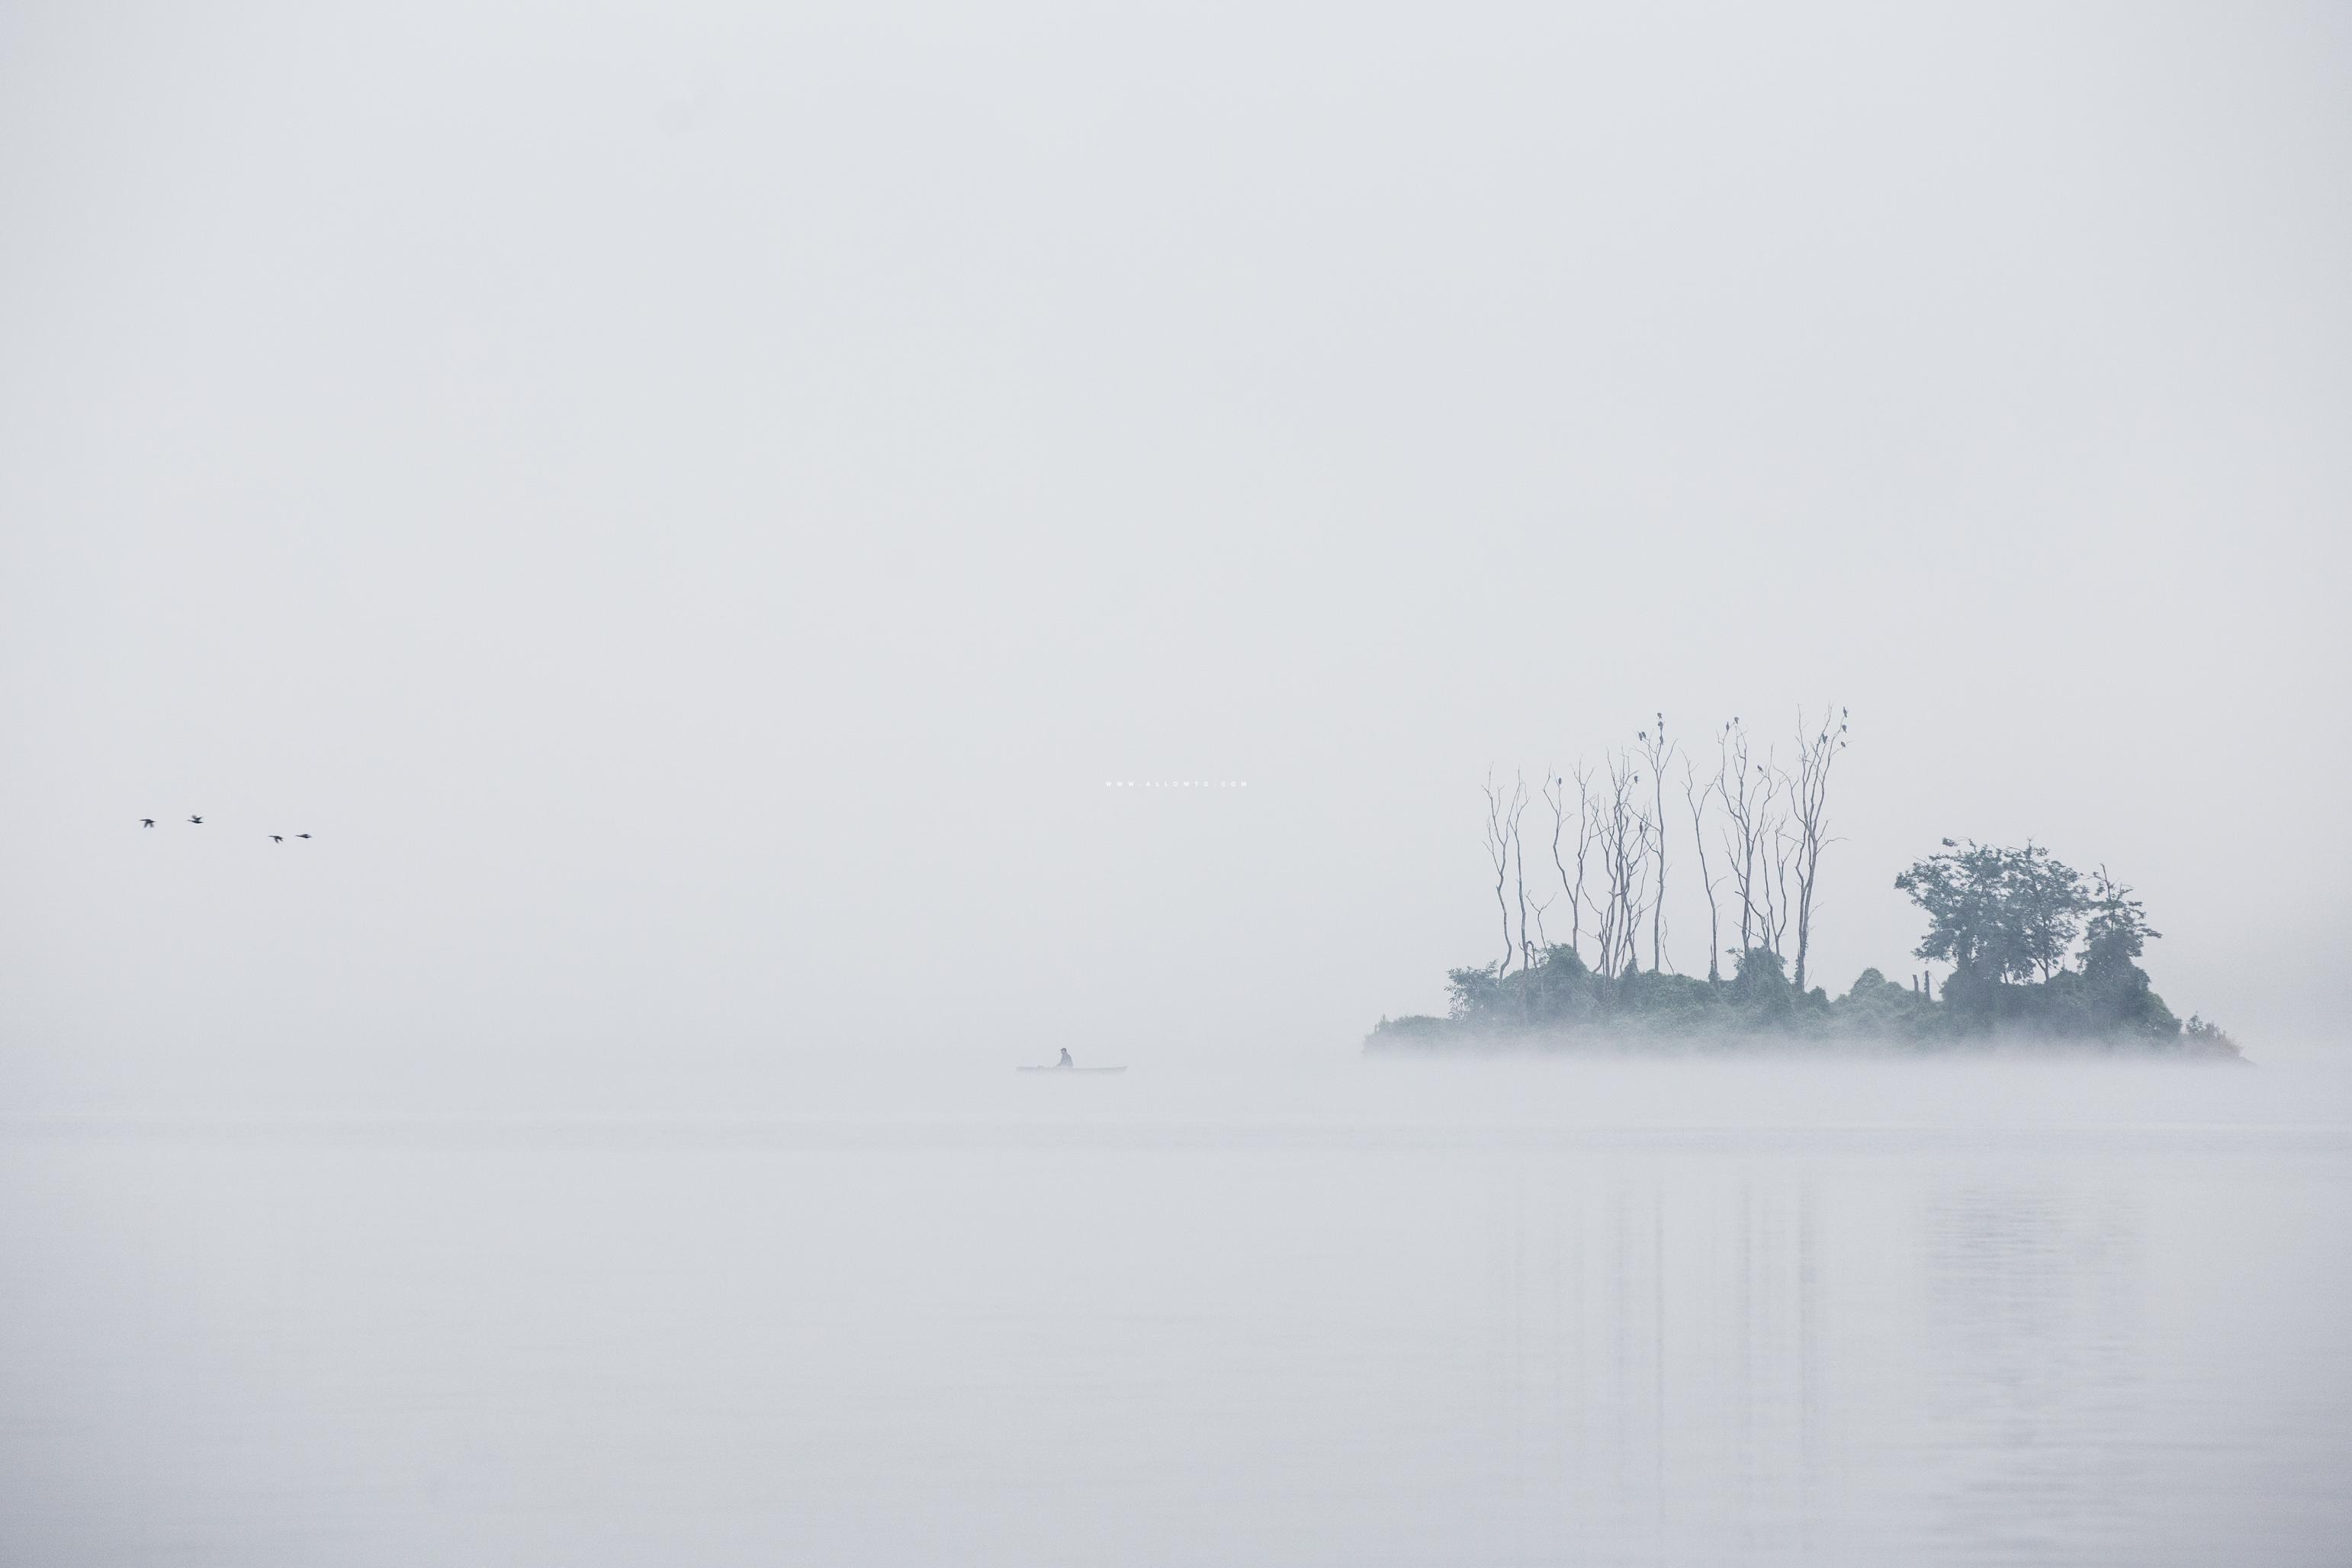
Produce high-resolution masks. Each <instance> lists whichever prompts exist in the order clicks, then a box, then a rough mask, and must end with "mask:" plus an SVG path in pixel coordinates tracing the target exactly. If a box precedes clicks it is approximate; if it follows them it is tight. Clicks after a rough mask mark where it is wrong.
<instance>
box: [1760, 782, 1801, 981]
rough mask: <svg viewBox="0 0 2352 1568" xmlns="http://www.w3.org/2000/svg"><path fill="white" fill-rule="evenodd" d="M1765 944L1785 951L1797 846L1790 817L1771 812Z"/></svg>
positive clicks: (1767, 837)
mask: <svg viewBox="0 0 2352 1568" xmlns="http://www.w3.org/2000/svg"><path fill="white" fill-rule="evenodd" d="M1783 782H1785V781H1783ZM1764 832H1765V841H1764V855H1765V859H1766V864H1765V866H1764V868H1763V872H1764V875H1763V879H1762V880H1763V883H1764V910H1763V914H1764V930H1763V936H1764V945H1765V946H1766V947H1767V948H1769V950H1770V951H1772V952H1775V953H1780V952H1783V947H1782V942H1783V939H1784V938H1786V937H1787V935H1788V934H1789V910H1790V905H1791V900H1790V897H1789V858H1790V855H1791V854H1793V853H1794V852H1795V849H1796V847H1797V839H1796V836H1795V835H1794V834H1792V833H1790V831H1789V818H1788V814H1787V813H1786V812H1783V811H1771V812H1768V813H1767V814H1766V817H1765V823H1764Z"/></svg>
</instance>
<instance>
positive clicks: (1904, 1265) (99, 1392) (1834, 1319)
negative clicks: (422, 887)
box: [0, 1059, 2352, 1568]
mask: <svg viewBox="0 0 2352 1568" xmlns="http://www.w3.org/2000/svg"><path fill="white" fill-rule="evenodd" d="M2346 1084H2347V1079H2346V1075H2345V1074H2343V1073H2342V1072H2340V1071H2336V1070H2334V1069H2326V1070H2323V1069H2321V1068H2263V1069H2260V1070H2257V1071H2234V1072H2233V1071H2229V1070H2211V1069H2209V1070H2204V1071H2189V1070H2181V1069H2170V1070H2166V1069H2158V1068H2136V1067H2132V1066H2128V1065H2117V1064H2109V1065H2098V1064H2087V1065H2084V1066H2081V1067H2070V1068H2055V1067H2037V1066H2023V1065H2018V1066H2000V1065H1994V1066H1986V1067H1977V1068H1947V1067H1908V1068H1906V1067H1863V1066H1859V1065H1855V1064H1843V1065H1841V1064H1834V1063H1807V1064H1801V1065H1798V1066H1794V1067H1790V1068H1785V1069H1784V1068H1775V1067H1773V1066H1771V1065H1769V1064H1758V1063H1738V1064H1726V1063H1682V1064H1666V1065H1656V1066H1643V1065H1639V1064H1630V1063H1614V1064H1612V1063H1586V1064H1573V1063H1538V1062H1484V1063H1452V1064H1428V1063H1420V1064H1415V1063H1377V1062H1370V1063H1368V1062H1360V1061H1356V1060H1353V1059H1350V1060H1347V1061H1345V1062H1322V1061H1317V1062H1314V1063H1310V1064H1306V1065H1302V1066H1299V1067H1297V1068H1287V1069H1285V1070H1282V1071H1279V1072H1268V1071H1245V1070H1242V1069H1241V1068H1237V1067H1234V1066H1232V1065H1228V1066H1226V1067H1223V1068H1216V1069H1209V1068H1201V1069H1197V1070H1191V1071H1188V1070H1187V1069H1185V1068H1182V1067H1181V1065H1180V1064H1160V1065H1157V1066H1154V1065H1152V1064H1139V1067H1138V1070H1136V1071H1135V1072H1132V1073H1130V1074H1129V1075H1128V1076H1126V1077H1124V1078H1104V1079H1089V1080H1085V1081H1069V1080H1054V1081H1045V1082H1040V1081H1036V1080H1034V1079H1016V1078H1015V1077H1014V1076H1013V1075H1012V1074H1010V1073H1007V1072H1003V1071H1002V1070H1001V1069H998V1068H994V1067H993V1066H992V1067H991V1068H990V1069H989V1070H988V1071H986V1072H985V1073H983V1072H982V1071H981V1070H979V1069H977V1068H969V1067H967V1068H964V1069H962V1070H961V1073H960V1075H949V1076H948V1078H947V1079H946V1080H945V1081H940V1082H931V1081H928V1080H927V1081H926V1082H925V1084H924V1087H923V1089H921V1091H920V1092H919V1093H918V1092H915V1091H911V1090H909V1089H907V1087H906V1085H905V1084H904V1083H897V1084H894V1083H892V1082H891V1081H890V1080H889V1079H888V1075H887V1074H877V1075H876V1076H874V1077H873V1078H872V1079H869V1080H867V1081H847V1082H842V1081H835V1082H830V1083H827V1084H824V1085H821V1086H809V1087H808V1092H806V1093H805V1094H803V1095H800V1096H798V1103H797V1104H796V1105H794V1104H787V1103H779V1104H777V1105H775V1106H773V1107H769V1106H762V1107H761V1110H760V1111H759V1113H757V1114H751V1113H748V1112H745V1111H743V1110H740V1108H739V1111H738V1113H737V1114H734V1115H730V1116H728V1117H724V1118H719V1117H709V1116H704V1117H695V1116H688V1115H676V1116H667V1115H666V1116H662V1117H604V1118H594V1117H575V1118H568V1119H550V1118H538V1119H533V1118H512V1117H496V1116H478V1117H472V1118H466V1119H457V1120H434V1119H430V1118H406V1119H380V1118H379V1119H370V1118H367V1117H362V1116H335V1117H311V1118H309V1119H305V1118H301V1117H293V1116H281V1117H275V1118H269V1119H248V1120H236V1119H229V1118H221V1117H181V1118H177V1119H174V1118H172V1117H166V1116H148V1117H140V1116H133V1115H123V1116H112V1117H107V1118H101V1119H89V1118H62V1119H48V1120H43V1119H39V1118H19V1119H17V1120H15V1121H10V1122H7V1123H5V1126H0V1258H5V1263H0V1562H5V1563H27V1564H34V1563H37V1564H45V1565H52V1568H67V1565H72V1564H118V1563H187V1564H222V1565H228V1564H236V1565H237V1568H254V1565H258V1564H281V1563H282V1564H289V1565H291V1564H301V1565H303V1568H317V1565H320V1564H343V1563H383V1564H400V1565H402V1568H414V1565H415V1564H419V1563H435V1564H467V1563H486V1564H487V1563H499V1564H518V1563H530V1564H539V1563H545V1564H565V1565H581V1564H591V1565H593V1564H606V1563H631V1564H635V1563H646V1564H654V1563H662V1564H679V1563H694V1564H709V1563H827V1564H833V1563H890V1564H907V1563H1006V1564H1012V1563H1023V1564H1036V1563H1070V1564H1079V1563H1085V1564H1104V1563H1170V1564H1178V1563H1187V1564H1189V1563H1331V1564H1364V1563H1478V1564H1502V1563H1735V1562H1736V1563H1776V1562H1787V1563H2067V1564H2082V1563H2117V1564H2135V1565H2141V1564H2149V1563H2267V1564H2279V1563H2344V1562H2346V1561H2347V1560H2352V1485H2347V1477H2352V1331H2347V1322H2352V1316H2347V1309H2346V1302H2347V1300H2352V1241H2347V1237H2352V1116H2347V1114H2346V1110H2347V1094H2346V1092H2345V1089H2346ZM774 1098H775V1099H776V1100H778V1101H779V1102H784V1101H792V1100H794V1098H795V1097H794V1095H793V1093H792V1092H790V1086H786V1088H785V1089H782V1090H778V1091H777V1092H776V1095H775V1096H774Z"/></svg>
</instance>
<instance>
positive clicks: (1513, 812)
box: [1482, 768, 1521, 979]
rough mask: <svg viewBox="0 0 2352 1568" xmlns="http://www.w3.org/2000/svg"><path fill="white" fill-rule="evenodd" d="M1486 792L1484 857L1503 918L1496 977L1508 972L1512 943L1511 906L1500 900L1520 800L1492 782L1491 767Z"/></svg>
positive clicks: (1507, 871) (1508, 865)
mask: <svg viewBox="0 0 2352 1568" xmlns="http://www.w3.org/2000/svg"><path fill="white" fill-rule="evenodd" d="M1482 787H1483V788H1484V789H1485V791H1486V858H1487V861H1488V862H1489V863H1490V864H1492V865H1493V866H1494V868H1495V908H1496V910H1497V911H1498V912H1499V913H1500V914H1501V916H1502V920H1503V963H1502V966H1501V967H1500V968H1499V969H1497V970H1496V972H1495V974H1496V978H1497V979H1500V978H1501V977H1502V976H1504V975H1506V974H1508V973H1510V972H1511V953H1512V952H1513V951H1514V947H1515V944H1514V942H1513V941H1512V938H1511V906H1510V905H1509V904H1508V903H1507V902H1506V901H1505V900H1504V898H1503V889H1505V888H1506V887H1507V886H1508V885H1509V883H1510V874H1511V826H1510V825H1511V824H1512V823H1513V822H1514V821H1515V820H1516V819H1517V816H1518V810H1519V806H1520V805H1521V802H1520V801H1519V800H1518V799H1517V798H1514V797H1513V796H1510V795H1505V794H1504V793H1503V790H1502V787H1501V786H1500V785H1499V784H1496V783H1495V770H1494V769H1492V768H1489V769H1487V770H1486V784H1484V785H1483V786H1482Z"/></svg>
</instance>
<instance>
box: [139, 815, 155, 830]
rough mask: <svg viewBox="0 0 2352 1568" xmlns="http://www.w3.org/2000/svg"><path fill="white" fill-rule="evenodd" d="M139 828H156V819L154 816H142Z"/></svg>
mask: <svg viewBox="0 0 2352 1568" xmlns="http://www.w3.org/2000/svg"><path fill="white" fill-rule="evenodd" d="M139 826H142V827H152V826H155V819H154V818H153V817H152V816H142V817H141V818H140V819H139Z"/></svg>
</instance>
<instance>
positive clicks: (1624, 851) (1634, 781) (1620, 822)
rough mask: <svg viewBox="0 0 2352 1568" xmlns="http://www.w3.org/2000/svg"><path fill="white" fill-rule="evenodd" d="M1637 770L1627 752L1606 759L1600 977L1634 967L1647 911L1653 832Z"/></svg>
mask: <svg viewBox="0 0 2352 1568" xmlns="http://www.w3.org/2000/svg"><path fill="white" fill-rule="evenodd" d="M1641 783H1642V773H1641V770H1640V769H1639V768H1637V767H1636V766H1635V765H1634V758H1633V754H1632V753H1631V752H1622V751H1621V752H1618V753H1617V754H1616V755H1615V756H1613V757H1612V758H1610V759H1609V799H1608V801H1607V803H1606V805H1604V806H1603V808H1602V812H1601V822H1600V826H1599V833H1598V840H1599V848H1600V850H1601V870H1602V872H1603V873H1604V874H1605V875H1606V877H1607V878H1608V882H1609V902H1608V905H1607V907H1606V908H1605V909H1604V910H1603V911H1602V914H1601V973H1604V974H1609V975H1612V976H1614V975H1622V974H1624V973H1629V972H1630V971H1632V970H1633V968H1634V967H1635V953H1636V951H1637V950H1636V945H1635V944H1636V942H1637V941H1638V939H1639V936H1640V933H1641V927H1642V916H1643V913H1644V911H1646V910H1648V908H1649V895H1648V886H1649V862H1650V848H1651V847H1650V839H1651V836H1652V834H1651V828H1650V826H1649V818H1648V817H1647V816H1645V815H1644V814H1643V811H1642V808H1641V805H1640V800H1641V795H1640V786H1641Z"/></svg>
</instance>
